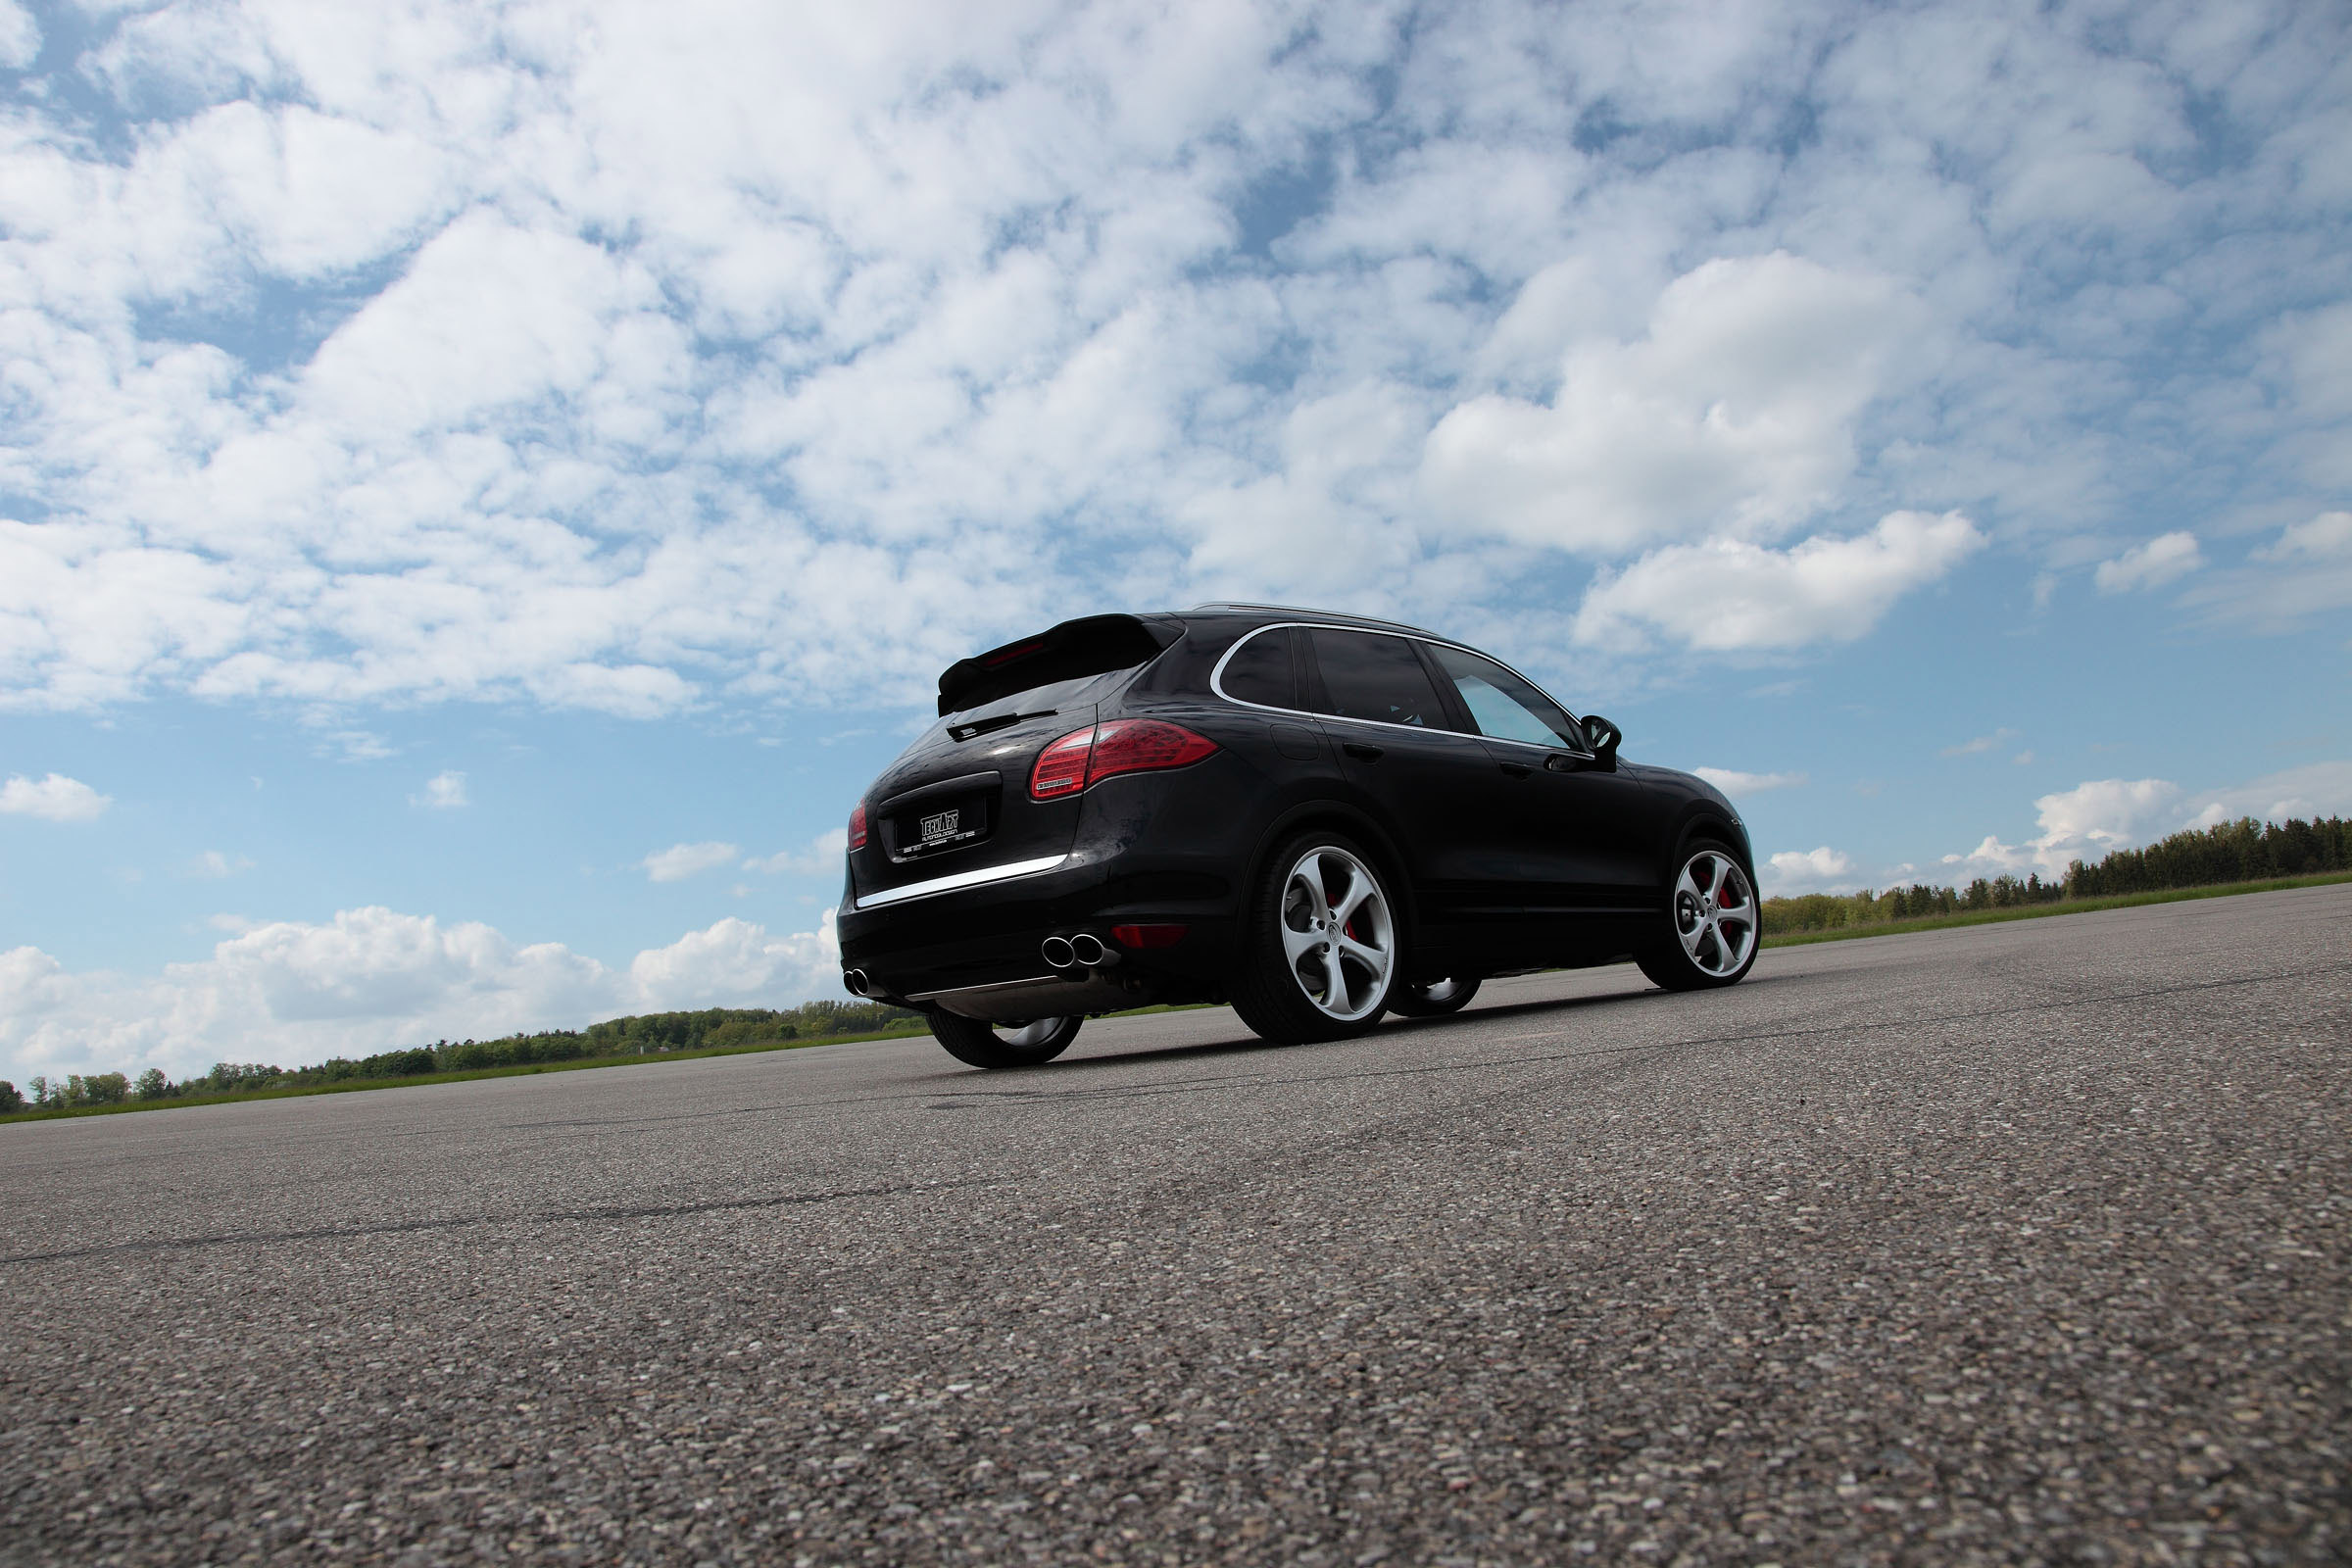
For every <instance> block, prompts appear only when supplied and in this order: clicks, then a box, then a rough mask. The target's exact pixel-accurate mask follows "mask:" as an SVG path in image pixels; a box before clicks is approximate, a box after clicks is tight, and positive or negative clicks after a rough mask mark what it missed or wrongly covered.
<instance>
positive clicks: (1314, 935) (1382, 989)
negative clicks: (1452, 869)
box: [1282, 845, 1397, 1023]
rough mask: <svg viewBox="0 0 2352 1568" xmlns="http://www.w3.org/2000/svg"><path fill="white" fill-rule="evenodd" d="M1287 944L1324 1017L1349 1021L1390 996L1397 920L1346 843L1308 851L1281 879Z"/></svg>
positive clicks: (1294, 971)
mask: <svg viewBox="0 0 2352 1568" xmlns="http://www.w3.org/2000/svg"><path fill="white" fill-rule="evenodd" d="M1282 951H1283V955H1284V956H1285V957H1287V958H1288V959H1289V960H1290V969H1291V977H1292V978H1293V979H1295V980H1297V981H1298V982H1299V990H1301V991H1303V992H1305V993H1306V1000H1307V1001H1309V1002H1311V1003H1313V1004H1314V1005H1315V1006H1316V1008H1317V1009H1318V1010H1320V1011H1321V1012H1322V1013H1323V1014H1324V1015H1325V1016H1326V1017H1330V1018H1334V1019H1337V1020H1338V1021H1340V1022H1342V1023H1352V1022H1354V1021H1355V1020H1356V1019H1359V1018H1363V1017H1366V1016H1368V1015H1369V1014H1371V1013H1372V1012H1374V1011H1376V1010H1377V1009H1378V1008H1379V1007H1380V1005H1381V1004H1382V1003H1384V1002H1386V1001H1387V1000H1388V995H1389V974H1390V971H1391V970H1392V969H1394V968H1395V967H1396V964H1397V922H1396V918H1395V916H1393V915H1392V914H1391V913H1390V911H1389V898H1388V895H1387V894H1386V893H1384V892H1382V891H1381V886H1380V880H1379V878H1377V877H1375V876H1374V875H1373V874H1372V868H1371V867H1370V866H1368V865H1366V864H1364V862H1363V861H1361V860H1359V859H1357V858H1355V857H1354V856H1352V855H1350V854H1348V852H1347V851H1346V850H1340V849H1333V848H1331V847H1330V846H1328V845H1326V846H1322V847H1320V848H1316V849H1312V850H1309V851H1307V852H1306V853H1305V854H1304V855H1302V856H1300V857H1299V861H1298V863H1297V864H1296V865H1293V866H1292V867H1291V872H1290V875H1289V876H1286V877H1284V878H1283V883H1282Z"/></svg>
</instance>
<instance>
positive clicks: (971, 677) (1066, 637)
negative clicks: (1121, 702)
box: [939, 615, 1184, 718]
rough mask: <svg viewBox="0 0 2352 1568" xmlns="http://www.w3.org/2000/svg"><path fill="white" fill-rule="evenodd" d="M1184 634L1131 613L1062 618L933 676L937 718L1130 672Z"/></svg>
mask: <svg viewBox="0 0 2352 1568" xmlns="http://www.w3.org/2000/svg"><path fill="white" fill-rule="evenodd" d="M1183 635H1184V631H1183V628H1182V627H1181V626H1179V625H1176V624H1173V623H1169V622H1164V621H1163V622H1155V621H1149V620H1145V619H1143V618H1142V617H1140V616H1137V615H1088V616H1085V617H1083V618H1081V619H1078V620H1065V621H1063V622H1062V623H1061V624H1060V625H1058V626H1055V627H1054V628H1052V629H1051V630H1049V631H1043V632H1040V633H1038V634H1037V635H1036V636H1034V637H1023V638H1020V639H1019V640H1017V641H1014V642H1009V643H1006V644H1005V646H1004V647H1002V648H992V649H990V650H989V651H988V652H987V653H985V654H974V655H973V656H972V657H971V658H969V659H958V660H957V661H956V662H954V663H953V664H950V665H949V666H948V667H947V668H946V669H943V670H941V671H940V672H939V711H940V716H942V717H943V718H944V717H945V716H947V715H948V714H950V713H960V712H962V711H965V710H966V709H972V708H978V707H981V706H982V705H983V704H987V703H993V702H997V701H998V700H1000V699H1002V698H1006V697H1010V696H1012V695H1013V694H1014V693H1015V692H1025V691H1030V690H1033V689H1034V688H1036V687H1039V686H1050V685H1052V684H1053V683H1054V682H1055V681H1063V680H1083V679H1085V678H1086V677H1087V676H1089V675H1107V674H1109V673H1110V672H1111V671H1112V670H1114V669H1133V668H1134V667H1135V666H1136V665H1138V664H1143V663H1148V662H1151V661H1152V660H1153V659H1156V658H1157V657H1158V656H1159V653H1160V650H1162V649H1164V648H1166V647H1167V646H1168V645H1169V644H1171V643H1173V642H1175V641H1176V639H1177V638H1179V637H1181V636H1183Z"/></svg>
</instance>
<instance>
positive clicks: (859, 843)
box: [850, 801, 865, 850]
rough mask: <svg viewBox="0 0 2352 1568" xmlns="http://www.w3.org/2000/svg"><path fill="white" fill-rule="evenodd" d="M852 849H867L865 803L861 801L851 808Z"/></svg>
mask: <svg viewBox="0 0 2352 1568" xmlns="http://www.w3.org/2000/svg"><path fill="white" fill-rule="evenodd" d="M850 848H851V849H853V850H862V849H864V848H865V803H864V802H863V801H859V802H858V804H857V805H856V806H853V807H851V808H850Z"/></svg>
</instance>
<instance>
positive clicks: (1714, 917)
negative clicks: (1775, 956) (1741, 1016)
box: [1635, 839, 1764, 991]
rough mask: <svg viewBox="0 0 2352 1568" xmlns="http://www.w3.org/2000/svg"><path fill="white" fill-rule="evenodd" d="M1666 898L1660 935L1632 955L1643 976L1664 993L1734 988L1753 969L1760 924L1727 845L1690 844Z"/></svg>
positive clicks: (1752, 891) (1753, 896) (1748, 887)
mask: <svg viewBox="0 0 2352 1568" xmlns="http://www.w3.org/2000/svg"><path fill="white" fill-rule="evenodd" d="M1667 898H1668V900H1669V901H1670V902H1669V904H1668V906H1667V910H1666V917H1665V926H1666V929H1665V931H1664V932H1662V933H1661V934H1660V935H1659V937H1658V938H1657V939H1656V940H1654V941H1652V943H1651V944H1650V946H1649V948H1648V949H1647V951H1645V952H1643V953H1641V954H1638V955H1636V956H1635V961H1636V962H1638V963H1640V964H1641V965H1642V973H1643V974H1645V975H1647V976H1649V977H1650V979H1652V980H1654V981H1656V982H1657V983H1658V984H1659V985H1661V986H1664V987H1665V988H1666V989H1667V990H1669V991H1702V990H1705V989H1707V988H1708V987H1710V986H1728V985H1733V984H1736V983H1738V982H1739V981H1740V979H1741V978H1742V977H1743V976H1744V975H1745V974H1746V973H1747V971H1748V970H1749V969H1750V968H1751V967H1753V966H1754V964H1755V961H1756V948H1757V946H1758V944H1759V943H1760V941H1761V940H1762V938H1763V935H1764V925H1763V920H1762V918H1761V912H1760V911H1759V910H1758V909H1757V907H1756V890H1755V889H1754V887H1752V886H1751V885H1750V884H1749V882H1748V880H1747V872H1746V871H1745V870H1744V869H1742V868H1741V866H1740V858H1739V857H1738V856H1736V855H1734V854H1733V853H1732V851H1731V847H1730V846H1729V845H1726V844H1718V843H1715V842H1714V841H1712V840H1710V839H1701V840H1699V841H1698V842H1697V843H1695V844H1693V845H1691V848H1690V849H1689V851H1687V852H1686V853H1685V855H1684V858H1683V867H1682V869H1681V870H1680V871H1679V872H1677V873H1676V874H1675V878H1674V885H1673V887H1671V888H1669V889H1668V890H1667Z"/></svg>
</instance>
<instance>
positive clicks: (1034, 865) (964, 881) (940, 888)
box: [858, 853, 1069, 909]
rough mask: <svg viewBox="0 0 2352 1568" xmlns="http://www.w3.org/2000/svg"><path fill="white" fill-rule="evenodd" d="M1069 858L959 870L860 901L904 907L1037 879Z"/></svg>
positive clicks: (860, 904) (862, 905)
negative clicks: (938, 895) (946, 895)
mask: <svg viewBox="0 0 2352 1568" xmlns="http://www.w3.org/2000/svg"><path fill="white" fill-rule="evenodd" d="M1068 858H1069V856H1068V855H1067V854H1066V853H1065V854H1061V855H1049V856H1045V857H1043V858H1039V859H1035V860H1014V861H1011V862H1010V863H1009V864H1005V865H984V866H981V867H980V868H979V869H978V870H975V871H958V872H956V874H955V875H954V876H935V877H933V878H932V879H931V880H930V881H928V882H909V883H907V885H906V886H905V887H897V888H884V889H883V890H882V891H881V892H879V893H867V894H863V895H861V896H860V897H859V898H858V908H860V909H871V908H875V907H879V906H881V905H885V904H904V903H906V902H907V900H908V899H927V898H929V897H931V896H932V895H933V894H935V893H954V892H956V890H957V889H959V888H976V887H981V886H984V885H985V884H987V883H990V882H1009V881H1011V880H1012V879H1013V878H1014V877H1016V876H1035V875H1037V874H1038V873H1039V872H1040V871H1051V870H1053V869H1054V867H1055V866H1057V865H1059V864H1060V863H1061V862H1062V861H1064V860H1066V859H1068Z"/></svg>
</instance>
